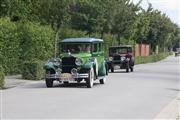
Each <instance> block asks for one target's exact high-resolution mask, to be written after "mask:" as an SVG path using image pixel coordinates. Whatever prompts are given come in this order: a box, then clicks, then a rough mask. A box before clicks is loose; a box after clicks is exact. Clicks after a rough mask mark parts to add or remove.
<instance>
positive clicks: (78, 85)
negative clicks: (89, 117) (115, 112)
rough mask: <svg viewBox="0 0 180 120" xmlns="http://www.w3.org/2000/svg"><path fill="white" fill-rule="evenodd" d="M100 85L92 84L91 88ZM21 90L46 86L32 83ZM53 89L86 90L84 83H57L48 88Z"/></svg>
mask: <svg viewBox="0 0 180 120" xmlns="http://www.w3.org/2000/svg"><path fill="white" fill-rule="evenodd" d="M99 85H100V83H94V86H93V87H98V86H99ZM21 88H25V89H26V88H27V89H29V88H30V89H34V88H46V89H47V87H46V84H45V83H42V82H41V83H33V84H29V85H25V86H22V87H21ZM53 88H86V89H87V87H86V84H85V83H68V84H63V83H58V82H55V83H54V85H53V87H52V88H50V89H53Z"/></svg>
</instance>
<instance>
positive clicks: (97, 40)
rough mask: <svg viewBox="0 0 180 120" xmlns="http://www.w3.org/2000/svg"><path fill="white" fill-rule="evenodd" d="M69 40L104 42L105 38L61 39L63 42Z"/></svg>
mask: <svg viewBox="0 0 180 120" xmlns="http://www.w3.org/2000/svg"><path fill="white" fill-rule="evenodd" d="M69 42H103V40H102V39H96V38H67V39H64V40H62V41H61V43H69Z"/></svg>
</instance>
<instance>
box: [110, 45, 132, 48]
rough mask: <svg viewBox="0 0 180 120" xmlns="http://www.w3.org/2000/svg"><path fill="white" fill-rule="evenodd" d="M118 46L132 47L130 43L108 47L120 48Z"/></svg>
mask: <svg viewBox="0 0 180 120" xmlns="http://www.w3.org/2000/svg"><path fill="white" fill-rule="evenodd" d="M120 47H132V45H118V46H111V47H110V48H120Z"/></svg>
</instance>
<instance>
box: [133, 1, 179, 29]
mask: <svg viewBox="0 0 180 120" xmlns="http://www.w3.org/2000/svg"><path fill="white" fill-rule="evenodd" d="M138 1H139V0H133V2H134V3H137V2H138ZM148 2H149V3H151V4H152V7H153V8H154V9H158V10H159V11H162V12H163V13H165V14H166V15H167V16H168V17H169V18H170V19H171V20H172V21H173V22H174V23H176V24H178V25H179V27H180V0H142V3H141V6H142V7H143V8H144V9H147V8H148Z"/></svg>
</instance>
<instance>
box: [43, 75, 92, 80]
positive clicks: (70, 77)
mask: <svg viewBox="0 0 180 120" xmlns="http://www.w3.org/2000/svg"><path fill="white" fill-rule="evenodd" d="M65 74H66V75H65ZM88 77H89V75H88V74H87V73H83V74H81V73H77V74H70V73H60V74H46V75H45V78H46V79H55V80H62V81H63V80H75V79H78V78H82V79H85V78H88Z"/></svg>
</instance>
